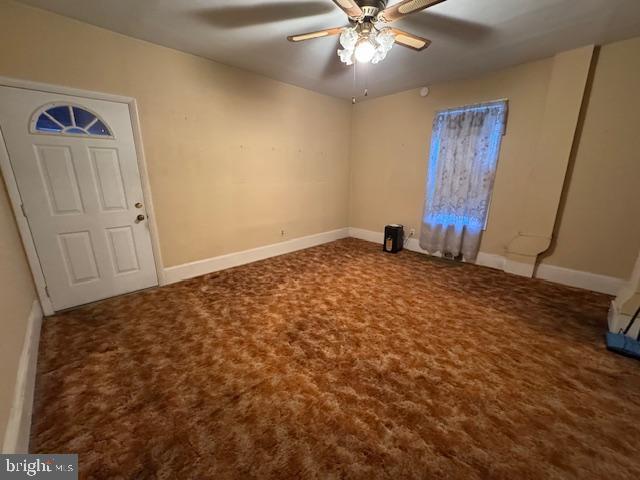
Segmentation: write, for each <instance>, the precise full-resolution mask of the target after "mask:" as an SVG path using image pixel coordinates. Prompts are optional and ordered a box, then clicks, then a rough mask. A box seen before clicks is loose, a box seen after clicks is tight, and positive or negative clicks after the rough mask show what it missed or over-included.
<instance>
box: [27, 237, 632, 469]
mask: <svg viewBox="0 0 640 480" xmlns="http://www.w3.org/2000/svg"><path fill="white" fill-rule="evenodd" d="M610 300H611V299H610V297H607V296H605V295H600V294H596V293H592V292H587V291H582V290H578V289H572V288H568V287H562V286H558V285H554V284H551V283H547V282H544V281H541V280H531V279H525V278H520V277H516V276H512V275H508V274H505V273H503V272H499V271H495V270H491V269H488V268H482V267H477V266H473V265H464V264H459V263H452V262H448V261H444V260H439V259H434V258H430V257H428V256H425V255H420V254H417V253H412V252H407V251H405V252H402V253H400V254H398V255H389V254H384V253H383V252H382V251H381V249H380V247H379V246H378V245H375V244H372V243H367V242H363V241H360V240H355V239H345V240H340V241H337V242H333V243H330V244H326V245H322V246H319V247H315V248H311V249H308V250H304V251H300V252H296V253H292V254H289V255H285V256H281V257H277V258H272V259H268V260H265V261H262V262H258V263H253V264H250V265H246V266H242V267H239V268H234V269H231V270H226V271H222V272H219V273H214V274H210V275H206V276H204V277H200V278H196V279H192V280H188V281H184V282H181V283H179V284H174V285H171V286H167V287H163V288H157V289H153V290H149V291H145V292H140V293H136V294H133V295H129V296H124V297H119V298H114V299H110V300H106V301H103V302H100V303H97V304H93V305H90V306H87V307H84V308H80V309H77V310H74V311H70V312H67V313H64V314H60V315H56V316H54V317H51V318H48V319H47V320H46V321H45V323H44V326H43V332H42V340H41V350H40V356H39V361H38V378H37V387H36V401H35V406H34V408H35V410H34V417H33V418H34V420H33V426H32V434H31V449H32V451H33V452H37V453H54V452H55V453H79V458H80V477H81V478H87V479H89V478H92V479H151V478H162V479H227V478H229V479H231V478H242V479H252V478H256V479H258V478H266V479H270V478H274V479H275V478H283V479H289V478H291V479H293V478H305V479H306V478H309V479H314V478H317V479H378V478H380V479H383V478H393V479H399V478H416V479H489V478H490V479H543V478H544V479H567V478H571V479H603V478H607V479H608V480H611V479H622V478H634V479H637V478H639V477H640V455H639V453H640V452H639V451H638V447H639V446H640V425H639V423H638V422H637V420H638V419H639V418H640V375H639V374H640V364H639V363H638V362H637V361H634V360H631V359H628V358H625V357H621V356H617V355H615V354H612V353H609V352H608V351H606V349H605V348H604V344H603V334H604V332H605V329H606V316H607V308H608V304H609V301H610Z"/></svg>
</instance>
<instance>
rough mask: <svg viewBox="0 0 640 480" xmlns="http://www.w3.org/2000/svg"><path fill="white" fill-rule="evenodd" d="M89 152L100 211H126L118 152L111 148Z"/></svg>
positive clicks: (90, 150) (91, 149)
mask: <svg viewBox="0 0 640 480" xmlns="http://www.w3.org/2000/svg"><path fill="white" fill-rule="evenodd" d="M89 152H90V155H91V160H92V162H93V171H94V174H95V177H96V185H97V188H98V197H99V199H100V206H101V208H102V210H103V211H114V210H120V211H122V210H126V209H127V196H126V194H125V191H124V180H123V179H122V170H121V168H120V159H119V158H118V151H117V150H116V149H113V148H90V149H89Z"/></svg>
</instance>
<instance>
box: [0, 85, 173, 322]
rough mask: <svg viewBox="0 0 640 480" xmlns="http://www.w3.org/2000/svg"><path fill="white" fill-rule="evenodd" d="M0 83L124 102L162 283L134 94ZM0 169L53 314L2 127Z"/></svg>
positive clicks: (43, 295)
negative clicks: (128, 95)
mask: <svg viewBox="0 0 640 480" xmlns="http://www.w3.org/2000/svg"><path fill="white" fill-rule="evenodd" d="M0 86H2V87H13V88H20V89H23V90H31V91H38V92H46V93H54V94H59V95H70V96H74V97H82V98H89V99H94V100H105V101H108V102H115V103H124V104H126V105H127V106H128V107H129V116H130V119H131V127H132V129H133V141H134V144H135V149H136V157H137V162H138V170H139V173H140V182H141V184H142V194H143V197H144V202H145V206H146V207H145V209H146V211H147V219H148V225H149V232H150V234H151V250H152V254H153V260H154V264H155V268H156V278H157V279H158V285H165V284H166V280H165V278H164V267H163V262H162V252H161V250H160V240H159V238H160V237H159V234H158V225H157V223H156V215H155V209H154V207H153V198H152V195H151V186H150V183H149V176H148V170H147V162H146V158H145V155H144V147H143V143H142V132H141V128H140V117H139V114H138V104H137V102H136V99H135V98H133V97H126V96H121V95H113V94H110V93H100V92H93V91H90V90H81V89H79V88H73V87H63V86H58V85H51V84H48V83H40V82H32V81H30V80H22V79H17V78H10V77H2V76H0ZM25 128H26V127H25ZM0 171H1V172H2V176H3V177H4V181H5V185H6V187H7V192H8V194H9V201H10V202H11V206H12V208H13V214H14V216H15V220H16V223H17V224H18V231H19V232H20V238H21V240H22V245H23V246H24V250H25V253H26V255H27V261H28V262H29V267H30V268H31V273H32V275H33V280H34V283H35V286H36V291H37V292H38V298H39V299H40V304H41V305H42V310H43V312H44V314H45V315H53V314H54V313H55V310H54V309H53V304H52V303H51V299H50V298H49V295H48V293H47V284H46V280H45V278H44V273H43V271H42V267H41V265H40V259H39V257H38V252H37V250H36V247H35V243H34V241H33V236H32V234H31V229H30V228H29V223H28V222H27V218H26V217H25V216H24V214H23V211H22V199H21V196H20V191H19V190H18V183H17V181H16V178H15V175H14V174H13V167H12V166H11V162H10V160H9V152H8V150H7V145H6V142H5V140H4V136H3V135H2V129H1V128H0Z"/></svg>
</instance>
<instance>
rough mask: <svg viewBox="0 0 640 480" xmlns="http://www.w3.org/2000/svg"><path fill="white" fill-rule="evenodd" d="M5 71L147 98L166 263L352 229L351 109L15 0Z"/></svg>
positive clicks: (144, 117)
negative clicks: (350, 197)
mask: <svg viewBox="0 0 640 480" xmlns="http://www.w3.org/2000/svg"><path fill="white" fill-rule="evenodd" d="M0 75H4V76H9V77H17V78H25V79H29V80H33V81H40V82H47V83H52V84H58V85H65V86H72V87H77V88H82V89H87V90H95V91H100V92H106V93H115V94H120V95H126V96H130V97H135V98H136V99H137V100H138V106H139V109H140V116H141V126H142V134H143V138H144V146H145V152H146V158H147V163H148V167H149V177H150V182H151V190H152V194H153V199H154V205H155V210H156V216H157V222H158V226H159V230H160V232H159V233H160V235H159V236H160V243H161V250H162V255H163V260H164V264H165V267H168V266H172V265H177V264H181V263H185V262H189V261H194V260H200V259H204V258H209V257H213V256H217V255H221V254H224V253H229V252H234V251H239V250H244V249H247V248H252V247H257V246H260V245H265V244H270V243H275V242H278V241H281V240H283V239H284V240H287V239H291V238H296V237H301V236H304V235H310V234H313V233H318V232H324V231H327V230H332V229H336V228H341V227H346V226H347V221H348V195H349V192H348V188H349V185H348V171H349V141H350V125H351V123H350V118H351V105H350V103H349V102H348V101H344V100H338V99H335V98H331V97H327V96H323V95H320V94H317V93H313V92H310V91H307V90H304V89H301V88H298V87H294V86H291V85H286V84H283V83H280V82H276V81H273V80H269V79H266V78H264V77H261V76H258V75H254V74H251V73H248V72H245V71H242V70H238V69H235V68H231V67H227V66H224V65H221V64H217V63H214V62H211V61H209V60H205V59H203V58H199V57H195V56H192V55H188V54H185V53H181V52H177V51H175V50H171V49H168V48H164V47H160V46H156V45H153V44H150V43H147V42H143V41H138V40H135V39H132V38H129V37H125V36H122V35H119V34H116V33H112V32H109V31H107V30H103V29H100V28H97V27H93V26H90V25H87V24H84V23H81V22H77V21H74V20H71V19H68V18H65V17H61V16H57V15H54V14H51V13H48V12H45V11H43V10H37V9H33V8H30V7H26V6H23V5H21V4H18V3H14V2H11V1H7V0H0ZM281 230H285V236H284V237H282V236H281Z"/></svg>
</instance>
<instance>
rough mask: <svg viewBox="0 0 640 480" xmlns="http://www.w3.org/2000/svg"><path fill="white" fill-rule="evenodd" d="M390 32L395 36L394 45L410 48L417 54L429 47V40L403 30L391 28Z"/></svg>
mask: <svg viewBox="0 0 640 480" xmlns="http://www.w3.org/2000/svg"><path fill="white" fill-rule="evenodd" d="M391 31H392V32H393V34H394V35H395V36H396V43H397V44H398V45H402V46H403V47H407V48H411V49H412V50H415V51H417V52H420V51H422V50H424V49H425V48H427V47H428V46H429V45H431V40H427V39H426V38H422V37H419V36H417V35H414V34H412V33H409V32H405V31H404V30H399V29H397V28H392V29H391Z"/></svg>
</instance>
